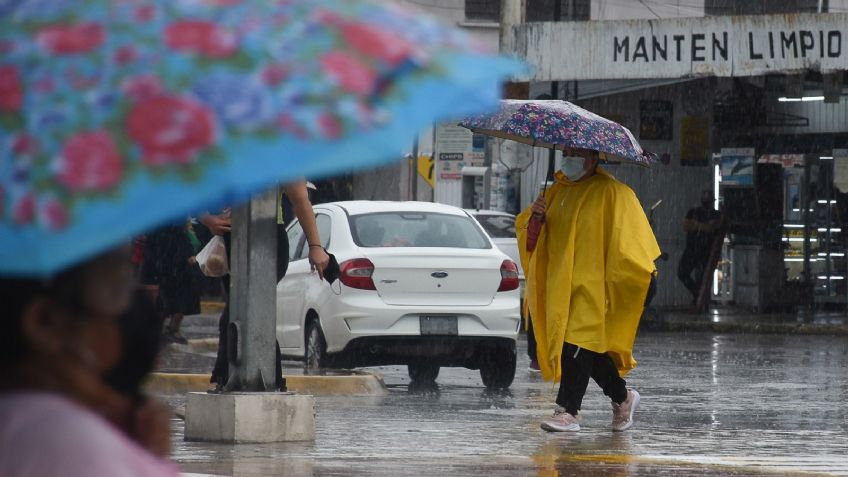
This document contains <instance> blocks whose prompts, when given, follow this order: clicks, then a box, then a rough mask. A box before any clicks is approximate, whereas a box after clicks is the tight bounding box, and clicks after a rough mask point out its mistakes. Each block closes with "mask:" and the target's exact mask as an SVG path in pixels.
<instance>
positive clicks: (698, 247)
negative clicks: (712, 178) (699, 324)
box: [677, 190, 720, 304]
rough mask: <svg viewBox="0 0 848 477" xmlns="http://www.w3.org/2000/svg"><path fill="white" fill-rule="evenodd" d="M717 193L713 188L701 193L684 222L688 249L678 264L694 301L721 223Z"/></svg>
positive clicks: (681, 275)
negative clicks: (697, 202) (715, 206)
mask: <svg viewBox="0 0 848 477" xmlns="http://www.w3.org/2000/svg"><path fill="white" fill-rule="evenodd" d="M714 201H715V196H714V195H713V192H712V191H711V190H704V191H703V192H702V193H701V205H700V207H695V208H694V209H690V210H689V212H687V213H686V219H685V220H684V221H683V230H684V231H685V232H686V248H685V249H684V251H683V256H682V257H680V263H679V265H678V267H677V277H678V278H679V279H680V281H681V282H683V285H684V286H686V289H687V290H689V292H690V293H691V294H692V303H693V304H694V303H695V302H696V301H697V299H698V294H699V293H700V290H701V285H702V283H701V282H702V281H703V279H704V270H705V269H706V268H707V262H708V261H709V259H710V250H711V249H712V245H713V241H714V240H715V235H716V230H717V229H718V225H719V222H720V214H719V212H718V211H717V210H715V208H714V207H713V203H714ZM693 272H694V274H695V275H694V277H693V276H692V274H693Z"/></svg>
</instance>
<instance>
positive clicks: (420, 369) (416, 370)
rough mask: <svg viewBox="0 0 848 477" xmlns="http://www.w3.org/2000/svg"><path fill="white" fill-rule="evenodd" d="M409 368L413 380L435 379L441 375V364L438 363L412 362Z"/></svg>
mask: <svg viewBox="0 0 848 477" xmlns="http://www.w3.org/2000/svg"><path fill="white" fill-rule="evenodd" d="M407 368H408V371H409V377H410V378H411V379H412V380H413V381H435V380H436V378H438V377H439V365H436V364H430V363H411V364H409V365H408V366H407Z"/></svg>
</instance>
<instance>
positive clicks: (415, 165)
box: [411, 133, 418, 200]
mask: <svg viewBox="0 0 848 477" xmlns="http://www.w3.org/2000/svg"><path fill="white" fill-rule="evenodd" d="M411 169H412V184H411V189H412V200H418V133H416V134H415V139H413V140H412V167H411Z"/></svg>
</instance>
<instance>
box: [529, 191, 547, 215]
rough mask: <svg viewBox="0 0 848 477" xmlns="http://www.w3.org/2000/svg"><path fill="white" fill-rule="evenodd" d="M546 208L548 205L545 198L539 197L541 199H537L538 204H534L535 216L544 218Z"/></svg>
mask: <svg viewBox="0 0 848 477" xmlns="http://www.w3.org/2000/svg"><path fill="white" fill-rule="evenodd" d="M546 207H547V204H546V203H545V198H544V197H542V196H539V198H538V199H536V202H533V208H532V209H531V210H532V211H533V215H536V216H538V217H544V216H545V209H546Z"/></svg>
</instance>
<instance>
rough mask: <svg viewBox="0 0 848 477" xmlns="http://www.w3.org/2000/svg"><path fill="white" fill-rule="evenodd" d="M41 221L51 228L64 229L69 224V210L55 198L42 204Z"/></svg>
mask: <svg viewBox="0 0 848 477" xmlns="http://www.w3.org/2000/svg"><path fill="white" fill-rule="evenodd" d="M40 216H41V217H40V219H41V222H42V223H43V224H44V225H45V226H46V227H47V228H48V229H50V230H62V229H64V228H66V227H67V226H68V211H67V210H65V206H64V205H62V203H61V202H59V201H58V200H56V199H55V198H50V199H47V200H45V201H44V202H43V203H42V204H41V214H40Z"/></svg>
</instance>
